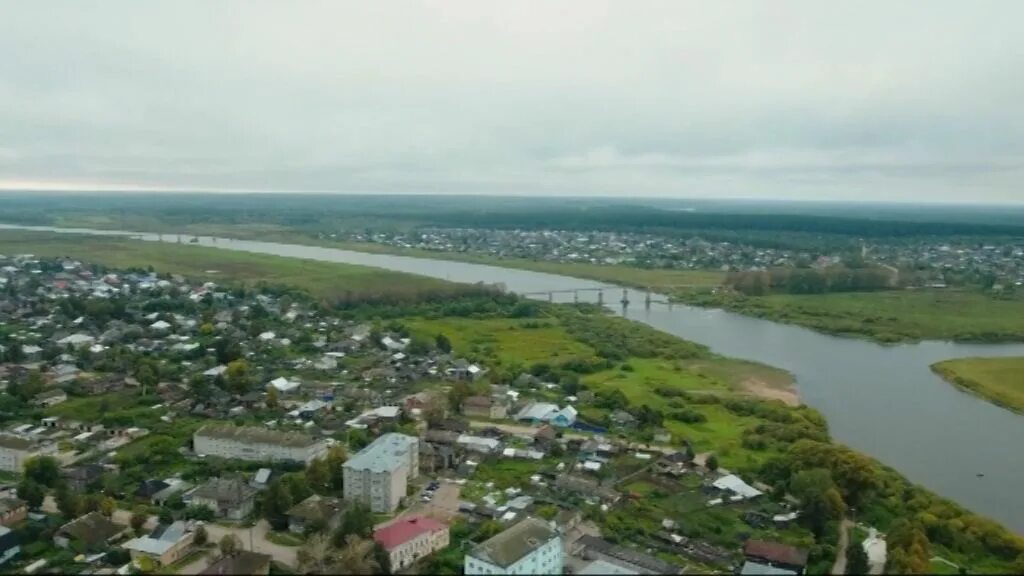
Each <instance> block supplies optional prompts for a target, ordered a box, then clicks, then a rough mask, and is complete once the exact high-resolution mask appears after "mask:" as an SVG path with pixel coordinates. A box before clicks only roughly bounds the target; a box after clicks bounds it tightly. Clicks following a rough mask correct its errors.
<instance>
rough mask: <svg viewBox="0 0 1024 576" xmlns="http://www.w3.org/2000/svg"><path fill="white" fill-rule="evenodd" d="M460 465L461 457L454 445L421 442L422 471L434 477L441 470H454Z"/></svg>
mask: <svg viewBox="0 0 1024 576" xmlns="http://www.w3.org/2000/svg"><path fill="white" fill-rule="evenodd" d="M427 432H439V430H428V431H427ZM456 436H457V435H456ZM458 464H459V456H458V453H457V452H456V450H455V448H454V446H453V445H452V444H435V443H432V442H428V441H425V440H421V441H420V471H422V472H426V473H427V474H431V475H433V474H437V473H438V472H439V471H441V470H450V469H454V468H455V467H456V466H458Z"/></svg>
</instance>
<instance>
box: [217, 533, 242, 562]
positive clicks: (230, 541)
mask: <svg viewBox="0 0 1024 576" xmlns="http://www.w3.org/2000/svg"><path fill="white" fill-rule="evenodd" d="M217 547H218V548H219V549H220V555H221V556H224V557H228V556H234V555H235V554H237V553H238V551H239V550H241V549H242V541H241V540H239V539H238V536H235V535H234V534H225V535H224V536H222V537H221V539H220V542H218V543H217Z"/></svg>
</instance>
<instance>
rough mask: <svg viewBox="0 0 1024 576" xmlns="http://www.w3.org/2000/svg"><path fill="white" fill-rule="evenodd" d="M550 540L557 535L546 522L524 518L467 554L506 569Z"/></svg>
mask: <svg viewBox="0 0 1024 576" xmlns="http://www.w3.org/2000/svg"><path fill="white" fill-rule="evenodd" d="M552 538H558V534H557V533H556V532H555V531H554V530H552V529H551V527H550V526H548V524H547V522H544V521H543V520H538V519H536V518H526V519H524V520H522V521H521V522H519V523H517V524H515V525H513V526H511V527H510V528H508V529H507V530H505V531H504V532H502V533H500V534H498V535H496V536H494V537H492V538H491V539H490V540H487V541H486V542H484V543H483V544H479V545H477V546H475V547H474V548H473V550H472V551H471V552H470V553H469V554H470V556H473V557H474V558H477V559H480V560H483V561H484V562H488V563H490V564H494V565H496V566H499V567H501V568H507V567H509V566H511V565H513V564H515V563H516V562H518V561H519V560H520V559H522V558H524V557H525V556H527V555H528V554H530V553H531V552H533V551H534V550H536V549H538V548H540V547H541V546H543V545H544V544H545V543H547V542H548V541H549V540H551V539H552Z"/></svg>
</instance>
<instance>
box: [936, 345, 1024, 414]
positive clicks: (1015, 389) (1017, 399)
mask: <svg viewBox="0 0 1024 576" xmlns="http://www.w3.org/2000/svg"><path fill="white" fill-rule="evenodd" d="M932 370H934V371H935V372H936V373H937V374H939V375H940V376H942V377H943V378H945V379H946V380H947V381H949V382H950V383H951V384H954V385H956V386H959V387H960V388H963V389H964V390H967V391H968V392H971V393H972V394H977V395H978V396H981V397H982V398H984V399H986V400H988V401H989V402H992V403H993V404H996V405H998V406H1002V407H1004V408H1007V409H1009V410H1013V411H1014V412H1018V413H1024V358H1020V357H1017V358H958V359H955V360H946V361H944V362H938V363H936V364H933V365H932Z"/></svg>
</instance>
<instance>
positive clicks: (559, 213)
mask: <svg viewBox="0 0 1024 576" xmlns="http://www.w3.org/2000/svg"><path fill="white" fill-rule="evenodd" d="M690 204H694V205H696V206H702V205H703V204H701V203H700V202H699V201H694V202H692V203H690ZM705 204H706V210H702V209H701V208H693V207H692V206H689V207H688V206H687V205H684V204H683V203H682V201H676V203H671V202H667V201H661V202H654V201H644V200H634V201H630V200H623V199H595V198H528V199H527V198H514V197H508V198H503V197H462V196H346V195H302V194H280V195H270V194H256V195H239V194H171V193H160V194H154V193H150V194H146V195H142V194H103V195H97V194H68V195H55V194H14V193H7V194H3V195H0V206H2V209H0V221H2V222H8V223H22V224H36V225H69V223H70V224H74V223H76V222H79V221H81V220H82V219H85V221H86V222H88V221H89V219H90V218H91V219H99V218H102V219H103V220H102V224H103V226H104V227H108V228H115V227H120V226H121V225H123V226H125V227H128V228H131V226H146V227H147V229H148V230H151V231H157V230H155V229H154V228H155V227H159V228H164V230H160V231H172V230H173V229H178V230H181V229H183V228H187V227H189V226H194V225H199V224H216V225H253V224H259V225H274V226H280V227H282V228H286V229H290V230H293V231H296V232H300V233H308V234H319V233H330V232H336V231H338V230H361V229H364V228H373V229H377V230H380V229H388V228H391V229H410V228H418V227H460V228H469V227H475V228H494V229H524V230H531V229H559V230H578V231H621V232H645V233H657V234H664V235H677V236H692V235H700V236H703V237H705V238H708V239H711V240H719V241H742V242H746V243H750V244H753V245H761V246H774V247H792V248H799V247H806V246H811V245H820V244H822V243H823V242H825V243H829V242H833V243H845V244H849V243H850V242H851V240H854V239H882V238H888V239H911V238H920V237H961V238H963V237H968V238H978V239H994V238H1024V209H1021V208H1019V207H1016V208H1014V207H1010V208H1007V209H1002V210H996V209H993V208H990V207H989V208H976V209H971V208H964V209H962V210H954V209H951V208H949V207H921V208H920V209H919V210H918V212H919V213H921V214H926V215H927V216H917V217H914V218H911V217H910V216H911V215H912V214H914V212H912V211H910V210H908V208H907V207H906V206H903V205H899V206H897V207H895V208H892V209H889V211H888V212H887V211H886V210H885V208H884V206H882V207H880V206H878V205H872V206H873V207H872V208H871V209H870V210H869V209H868V208H865V207H863V206H862V207H859V208H856V209H851V210H850V211H849V212H850V213H851V214H855V215H856V216H855V217H853V216H850V217H846V216H842V215H838V214H842V213H844V212H843V211H842V210H838V209H837V207H836V206H835V205H830V204H821V205H820V207H821V209H820V210H819V213H813V212H812V211H811V208H809V207H808V204H807V203H795V204H793V205H792V206H791V209H792V211H793V212H797V213H785V212H784V211H785V210H786V207H787V204H785V203H778V204H771V205H767V206H769V207H768V208H766V204H765V203H760V204H757V203H755V204H751V205H750V206H749V207H747V206H746V205H744V204H742V203H739V202H729V203H723V202H717V203H715V202H705ZM811 206H813V205H811ZM1014 211H1016V212H1018V213H1019V216H1020V218H1009V219H1008V218H1007V216H1008V214H1009V215H1013V214H1014V213H1015V212H1014ZM959 212H963V214H964V216H963V217H958V216H957V214H958V213H959ZM869 214H870V216H869ZM901 218H902V219H901Z"/></svg>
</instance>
